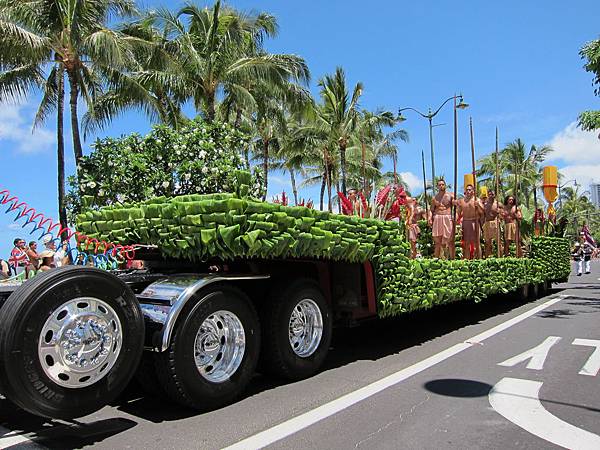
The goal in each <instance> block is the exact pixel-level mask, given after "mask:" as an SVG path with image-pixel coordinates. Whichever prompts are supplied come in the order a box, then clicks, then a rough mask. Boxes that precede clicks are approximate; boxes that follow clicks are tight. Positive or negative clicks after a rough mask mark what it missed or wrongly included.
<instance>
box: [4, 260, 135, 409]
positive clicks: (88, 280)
mask: <svg viewBox="0 0 600 450" xmlns="http://www.w3.org/2000/svg"><path fill="white" fill-rule="evenodd" d="M143 344H144V320H143V316H142V312H141V310H140V307H139V304H138V302H137V299H136V298H135V294H134V293H133V292H132V290H131V289H130V288H129V287H128V286H127V285H126V284H125V283H123V282H122V281H121V280H119V279H118V278H117V277H115V276H113V275H111V274H110V273H108V272H106V271H102V270H99V269H94V268H90V267H75V266H70V267H64V268H60V269H55V270H51V271H48V272H46V273H44V274H41V275H38V276H36V277H35V278H34V279H32V280H29V281H27V282H25V283H24V284H23V285H22V286H21V287H19V288H18V289H17V290H16V291H15V292H13V293H12V295H11V296H10V297H9V298H8V300H7V301H6V303H5V305H4V307H3V308H2V314H1V315H0V380H1V381H0V384H2V386H3V390H4V395H5V396H6V397H7V398H9V399H10V400H11V401H13V402H14V403H15V404H17V405H18V406H20V407H21V408H23V409H24V410H26V411H28V412H30V413H32V414H35V415H38V416H43V417H50V418H60V419H70V418H74V417H80V416H84V415H86V414H89V413H91V412H94V411H96V410H98V409H100V408H101V407H102V406H104V405H106V404H107V403H109V402H110V401H112V400H113V399H114V398H115V397H116V396H117V395H119V394H120V393H121V391H122V390H123V389H124V388H125V387H126V386H127V383H128V382H129V381H130V379H131V377H132V376H133V374H134V372H135V369H136V368H137V365H138V362H139V359H140V356H141V354H142V348H143Z"/></svg>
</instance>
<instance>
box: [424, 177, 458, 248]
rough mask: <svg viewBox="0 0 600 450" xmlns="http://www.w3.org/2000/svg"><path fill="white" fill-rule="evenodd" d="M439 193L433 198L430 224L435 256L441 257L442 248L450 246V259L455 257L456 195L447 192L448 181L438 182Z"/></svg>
mask: <svg viewBox="0 0 600 450" xmlns="http://www.w3.org/2000/svg"><path fill="white" fill-rule="evenodd" d="M437 188H438V193H437V194H436V195H435V197H433V199H432V200H431V219H429V225H430V226H431V227H432V236H433V242H434V243H435V250H434V256H435V257H436V258H439V257H440V256H441V254H442V249H444V248H448V250H449V253H450V259H454V256H455V248H454V233H453V232H452V231H453V227H454V223H453V222H452V202H453V201H454V196H453V195H452V193H451V192H446V182H445V181H444V180H439V181H438V182H437Z"/></svg>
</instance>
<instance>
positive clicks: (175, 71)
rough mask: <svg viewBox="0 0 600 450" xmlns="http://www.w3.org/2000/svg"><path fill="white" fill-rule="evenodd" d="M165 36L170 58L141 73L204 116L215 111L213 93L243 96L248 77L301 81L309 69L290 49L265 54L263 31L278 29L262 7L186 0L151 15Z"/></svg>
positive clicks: (272, 33) (210, 117) (269, 32)
mask: <svg viewBox="0 0 600 450" xmlns="http://www.w3.org/2000/svg"><path fill="white" fill-rule="evenodd" d="M154 20H155V21H156V23H157V24H159V25H160V27H161V29H162V31H163V33H164V34H165V35H166V36H169V37H170V38H169V45H168V46H166V48H167V49H168V50H169V51H170V56H171V58H172V64H170V65H169V66H168V71H164V70H154V71H153V70H149V71H147V73H146V74H144V77H143V78H145V79H146V80H149V79H154V80H156V81H157V82H160V83H161V84H162V85H164V86H168V87H169V88H170V89H171V90H172V91H173V92H174V95H175V98H177V99H178V100H179V101H181V102H182V103H183V102H185V101H186V100H188V99H190V100H192V102H193V104H194V106H195V108H196V110H197V111H202V113H203V114H204V115H205V117H206V118H207V119H208V120H213V119H214V118H215V114H216V102H217V94H218V92H219V91H221V90H223V91H224V92H225V93H234V94H235V96H236V97H237V98H238V99H239V98H246V99H247V98H248V97H249V96H251V94H250V93H249V92H248V90H247V88H246V86H245V83H246V82H247V81H248V80H262V81H266V80H268V81H269V82H271V83H278V82H279V83H282V82H286V81H288V80H289V79H293V80H297V81H302V82H306V81H308V79H309V76H310V75H309V70H308V67H307V65H306V63H305V62H304V60H303V59H302V58H300V57H298V56H295V55H286V54H282V55H279V54H270V53H267V52H265V51H264V50H263V49H262V42H263V40H264V38H265V37H270V36H275V35H276V34H277V28H278V26H277V21H276V19H275V18H274V17H273V16H271V15H269V14H266V13H261V14H258V15H246V14H243V13H240V12H238V11H236V10H234V9H230V8H221V2H220V0H217V2H216V3H215V4H214V6H213V7H212V8H199V7H198V6H196V5H194V4H191V3H190V4H187V5H186V6H184V7H183V8H181V10H179V12H178V13H177V14H172V13H171V12H169V11H167V10H160V11H158V13H156V14H155V15H154Z"/></svg>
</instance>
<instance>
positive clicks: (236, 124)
mask: <svg viewBox="0 0 600 450" xmlns="http://www.w3.org/2000/svg"><path fill="white" fill-rule="evenodd" d="M241 124H242V108H238V109H236V111H235V122H234V123H233V127H234V128H235V129H236V130H237V129H238V128H239V127H240V125H241Z"/></svg>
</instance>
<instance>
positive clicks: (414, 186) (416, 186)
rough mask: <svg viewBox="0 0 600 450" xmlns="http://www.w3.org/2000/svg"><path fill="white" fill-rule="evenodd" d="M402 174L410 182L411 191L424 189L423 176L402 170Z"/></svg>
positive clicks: (409, 188) (406, 181) (407, 182)
mask: <svg viewBox="0 0 600 450" xmlns="http://www.w3.org/2000/svg"><path fill="white" fill-rule="evenodd" d="M400 176H401V177H402V179H403V180H404V182H405V183H406V184H408V190H409V191H411V192H414V191H419V190H422V189H423V178H420V177H418V176H417V175H415V174H414V173H412V172H400Z"/></svg>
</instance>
